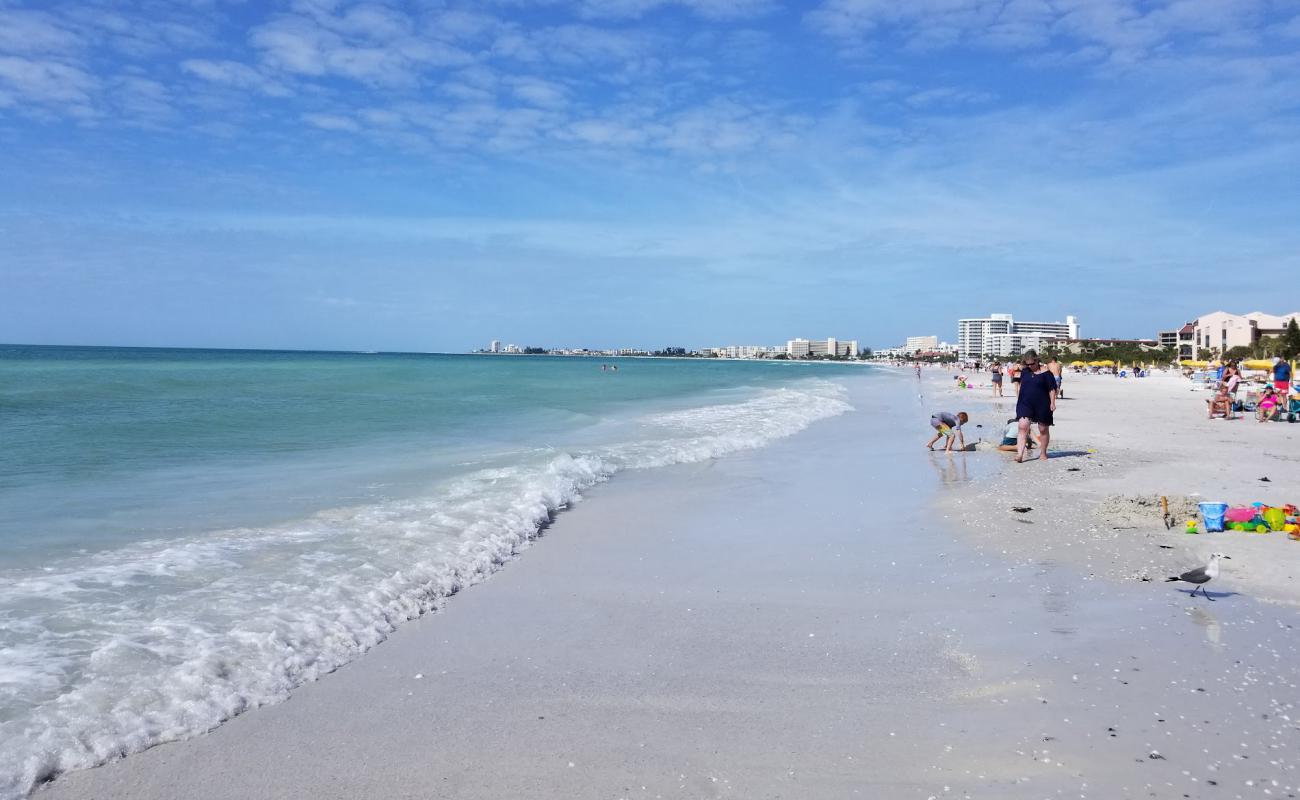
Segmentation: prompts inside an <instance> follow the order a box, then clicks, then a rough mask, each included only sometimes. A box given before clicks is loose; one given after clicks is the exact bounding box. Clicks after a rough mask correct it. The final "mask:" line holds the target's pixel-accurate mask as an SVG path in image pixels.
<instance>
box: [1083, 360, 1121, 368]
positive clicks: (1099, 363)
mask: <svg viewBox="0 0 1300 800" xmlns="http://www.w3.org/2000/svg"><path fill="white" fill-rule="evenodd" d="M1088 366H1090V367H1113V366H1115V362H1114V361H1110V360H1106V361H1089V362H1088Z"/></svg>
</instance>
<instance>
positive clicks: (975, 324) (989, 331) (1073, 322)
mask: <svg viewBox="0 0 1300 800" xmlns="http://www.w3.org/2000/svg"><path fill="white" fill-rule="evenodd" d="M1078 338H1079V319H1078V317H1074V316H1068V317H1066V318H1065V322H1024V321H1018V320H1016V319H1015V318H1014V317H1013V316H1012V315H1010V314H990V315H989V316H987V317H980V318H971V319H959V320H957V352H958V355H959V356H961V357H962V358H967V359H977V358H982V357H984V356H995V357H998V358H1011V357H1014V356H1018V355H1020V354H1021V353H1023V352H1024V351H1025V350H1027V349H1039V348H1041V347H1042V346H1043V345H1044V344H1045V343H1049V342H1051V341H1053V340H1056V339H1078Z"/></svg>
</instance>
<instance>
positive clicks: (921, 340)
mask: <svg viewBox="0 0 1300 800" xmlns="http://www.w3.org/2000/svg"><path fill="white" fill-rule="evenodd" d="M938 347H939V337H938V336H909V337H907V339H906V341H904V342H903V349H904V350H906V351H907V352H909V353H915V352H917V351H918V350H919V351H920V352H922V353H929V352H932V351H934V350H936V349H938Z"/></svg>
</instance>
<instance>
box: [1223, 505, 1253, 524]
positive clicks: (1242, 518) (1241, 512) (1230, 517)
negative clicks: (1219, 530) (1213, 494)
mask: <svg viewBox="0 0 1300 800" xmlns="http://www.w3.org/2000/svg"><path fill="white" fill-rule="evenodd" d="M1223 518H1224V519H1226V520H1227V521H1228V522H1250V521H1251V520H1252V519H1254V518H1255V509H1253V508H1240V507H1238V508H1230V509H1228V510H1227V511H1226V512H1224V514H1223Z"/></svg>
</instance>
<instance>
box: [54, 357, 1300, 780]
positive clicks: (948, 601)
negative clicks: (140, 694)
mask: <svg viewBox="0 0 1300 800" xmlns="http://www.w3.org/2000/svg"><path fill="white" fill-rule="evenodd" d="M850 380H851V381H852V382H853V392H852V396H853V402H854V404H855V405H856V406H857V409H858V411H857V412H856V413H852V414H848V415H845V416H844V417H841V418H838V419H836V420H831V421H828V422H824V423H820V424H818V425H816V426H814V427H813V428H811V429H809V430H808V431H806V432H804V433H802V434H800V435H798V436H796V437H793V438H791V439H788V440H785V441H782V442H779V443H777V444H775V445H773V446H771V447H768V448H766V449H763V450H760V451H755V452H751V453H747V454H742V455H740V456H736V457H732V458H727V459H723V460H720V461H717V462H713V463H710V464H705V465H696V466H690V467H682V468H670V469H665V470H658V471H654V472H645V473H634V474H626V475H622V476H619V478H617V479H616V480H615V481H613V482H612V483H611V484H609V485H607V486H605V487H602V488H601V489H599V490H598V491H597V492H594V493H593V496H592V497H591V498H590V499H589V501H587V502H584V503H582V504H580V505H579V506H578V507H577V508H576V509H575V510H573V511H570V512H567V513H565V514H564V515H562V516H561V517H560V519H559V520H558V521H557V522H556V523H555V524H554V525H553V526H552V527H551V529H550V530H549V531H548V532H547V535H546V536H545V537H544V538H543V539H542V540H541V541H540V542H539V543H538V544H537V545H536V546H535V547H533V548H532V549H531V550H529V551H528V552H526V553H525V554H524V555H523V557H522V558H520V559H519V561H518V562H517V563H514V564H511V565H510V566H509V567H508V568H507V569H505V570H504V571H502V572H501V573H499V574H498V575H497V576H495V577H494V578H493V579H492V580H490V581H488V582H486V583H485V584H483V585H480V586H477V587H474V588H472V589H470V590H468V591H466V592H464V593H462V594H461V595H459V596H457V597H455V598H453V599H452V600H451V602H449V603H448V605H447V607H446V608H445V610H444V611H442V612H439V613H437V614H434V615H431V616H428V617H425V618H424V619H421V620H418V621H416V622H414V623H412V624H409V625H407V626H405V627H403V628H402V629H400V630H399V631H398V632H397V634H396V635H394V636H393V637H392V638H391V639H390V640H389V641H388V642H386V643H384V644H383V645H381V646H379V647H377V648H376V649H375V650H374V651H372V652H371V653H370V654H368V655H367V656H365V657H364V658H362V659H361V660H359V661H357V662H355V663H353V664H351V665H349V666H347V667H345V668H343V669H341V670H339V671H338V672H336V673H334V674H333V675H330V676H327V677H326V678H325V679H323V680H321V681H319V682H317V683H314V684H310V685H308V686H305V687H302V689H300V690H298V691H297V692H295V693H294V695H293V697H292V698H291V699H290V700H289V701H288V702H286V703H283V704H281V705H278V706H273V707H268V708H263V709H260V710H257V711H254V712H251V713H248V714H244V715H243V716H241V717H238V718H236V719H235V720H233V721H231V722H230V723H228V724H226V725H224V726H222V727H221V728H219V729H217V730H216V731H214V732H212V733H211V734H209V735H206V736H202V737H198V738H196V739H192V740H189V741H186V742H180V743H176V744H170V745H163V746H160V747H157V748H154V749H152V750H150V751H147V752H145V753H142V754H139V755H137V756H133V757H131V758H128V759H125V760H124V761H121V762H118V763H115V764H111V765H108V766H105V767H101V768H98V769H95V770H88V771H85V772H80V773H74V774H70V775H67V776H64V777H63V778H61V779H59V780H58V781H56V782H55V783H53V784H52V785H51V786H48V787H46V788H45V789H43V790H41V791H39V792H38V793H37V796H38V797H40V798H41V799H42V800H53V799H54V798H120V797H132V798H177V797H186V798H227V797H257V798H263V797H266V798H291V797H292V798H297V797H312V798H344V797H349V798H351V797H394V798H417V797H418V798H434V797H437V798H444V797H445V798H514V797H543V798H620V797H637V798H639V797H648V798H653V797H665V798H703V797H735V798H777V797H786V798H842V797H854V796H857V797H870V798H912V797H916V798H929V797H936V798H937V797H987V798H1022V797H1023V798H1041V797H1097V798H1121V797H1134V798H1136V797H1144V798H1146V797H1171V798H1178V797H1224V798H1231V797H1265V796H1271V797H1294V796H1296V793H1297V785H1300V776H1298V775H1297V763H1296V762H1297V759H1296V751H1295V744H1296V741H1297V734H1298V733H1300V731H1298V730H1297V721H1296V716H1295V715H1296V709H1295V707H1294V705H1293V703H1294V702H1295V700H1296V698H1297V697H1300V688H1298V687H1297V679H1298V678H1300V658H1298V656H1300V648H1298V647H1297V638H1298V637H1297V635H1296V630H1295V627H1296V624H1297V623H1298V622H1300V615H1298V614H1297V612H1296V611H1295V610H1294V609H1292V608H1291V607H1289V606H1284V605H1278V604H1265V603H1261V602H1257V601H1256V600H1255V599H1254V592H1253V591H1251V590H1250V584H1249V582H1248V577H1247V576H1248V575H1249V574H1251V573H1250V572H1243V573H1242V574H1237V573H1233V577H1232V579H1231V580H1232V581H1233V582H1232V583H1231V584H1226V582H1225V585H1228V586H1230V587H1231V588H1232V589H1234V590H1235V591H1234V592H1223V591H1220V592H1217V593H1215V594H1216V596H1218V597H1219V600H1218V602H1208V601H1205V600H1201V599H1200V598H1196V599H1194V600H1192V599H1189V598H1188V597H1187V595H1186V594H1184V593H1182V592H1179V591H1178V590H1176V589H1175V588H1173V585H1172V584H1170V585H1165V584H1162V583H1143V582H1140V581H1118V582H1113V583H1112V582H1106V581H1101V580H1090V577H1091V576H1090V572H1098V567H1097V564H1099V563H1100V561H1099V559H1100V556H1099V555H1096V554H1101V553H1107V552H1110V551H1111V550H1113V549H1115V548H1112V547H1110V546H1109V545H1108V544H1107V540H1108V539H1111V540H1113V539H1115V538H1116V537H1118V535H1119V533H1118V532H1115V533H1112V532H1106V531H1103V530H1102V526H1101V525H1100V524H1099V523H1087V522H1086V521H1085V520H1084V519H1083V518H1080V519H1079V520H1076V521H1075V522H1072V523H1071V524H1070V525H1066V526H1060V525H1058V526H1050V525H1047V524H1043V523H1040V522H1038V521H1037V520H1035V524H1034V525H1032V526H1031V525H1028V524H1023V523H1020V522H1017V521H1015V520H1012V519H1010V518H1008V517H1006V516H1005V514H1004V513H1003V511H1002V506H1005V505H1006V504H1007V499H1009V498H1010V497H1012V496H1015V497H1019V496H1020V494H1017V493H1020V492H1026V491H1027V492H1028V496H1029V504H1030V505H1035V511H1034V512H1032V514H1041V513H1042V512H1039V511H1038V508H1039V507H1043V508H1044V510H1046V507H1047V506H1048V505H1049V504H1063V503H1065V502H1076V501H1075V500H1069V501H1065V500H1061V499H1060V498H1061V497H1062V496H1063V495H1067V494H1068V493H1071V492H1075V491H1076V489H1074V488H1065V482H1066V481H1067V480H1070V479H1071V478H1073V477H1074V476H1076V475H1079V474H1078V473H1065V472H1061V470H1065V469H1068V467H1070V466H1073V465H1075V464H1078V465H1080V466H1082V467H1083V468H1084V469H1085V470H1086V473H1085V474H1084V475H1082V476H1079V477H1080V478H1087V479H1088V480H1090V481H1096V482H1097V483H1096V487H1097V488H1095V489H1092V490H1089V491H1090V492H1091V493H1092V494H1094V495H1096V496H1105V495H1107V494H1114V493H1119V491H1120V490H1121V489H1122V490H1125V493H1129V494H1137V493H1140V491H1139V488H1138V487H1144V486H1145V484H1142V483H1141V482H1140V480H1145V479H1146V477H1147V476H1150V475H1154V474H1160V468H1159V466H1158V465H1157V463H1156V462H1151V463H1147V464H1142V463H1138V462H1137V461H1136V457H1133V461H1132V462H1126V461H1121V460H1119V458H1118V456H1119V454H1118V452H1117V451H1118V449H1119V447H1120V445H1121V444H1123V445H1125V446H1128V447H1132V446H1133V445H1135V444H1137V442H1134V441H1123V440H1122V434H1119V433H1117V431H1120V430H1122V428H1121V427H1119V425H1118V423H1116V424H1115V425H1113V426H1111V425H1106V424H1103V425H1100V426H1099V427H1098V428H1097V430H1099V431H1106V432H1108V433H1098V434H1097V435H1096V436H1095V437H1092V436H1083V435H1081V434H1079V435H1077V439H1069V438H1067V435H1066V434H1065V432H1066V431H1069V432H1070V433H1069V434H1068V436H1076V434H1075V433H1074V432H1075V431H1082V430H1084V428H1083V424H1084V423H1083V422H1082V421H1079V420H1078V419H1077V418H1075V417H1074V416H1072V415H1074V414H1075V411H1074V409H1075V408H1076V407H1077V409H1078V410H1079V413H1081V414H1082V413H1084V412H1085V411H1086V410H1087V409H1088V408H1089V407H1088V406H1087V405H1085V402H1086V401H1085V400H1082V399H1081V400H1079V401H1077V406H1076V405H1074V403H1075V402H1076V401H1070V404H1071V405H1070V411H1069V412H1068V413H1067V412H1063V413H1062V428H1061V429H1062V432H1063V438H1062V441H1063V442H1064V443H1068V442H1070V441H1078V442H1079V444H1078V445H1075V446H1078V447H1081V448H1082V447H1083V445H1084V444H1090V445H1091V446H1095V447H1096V449H1097V450H1098V454H1097V456H1095V457H1094V458H1092V459H1089V458H1087V457H1084V456H1079V457H1065V458H1061V459H1055V460H1053V461H1051V462H1049V463H1047V464H1043V465H1040V464H1033V465H1025V466H1023V467H1020V468H1018V471H1017V472H1015V473H1012V472H1011V471H1009V470H1004V469H1003V465H1002V463H1001V461H1000V460H1001V459H1002V457H1001V456H1000V455H998V454H996V453H987V452H976V453H967V454H954V455H951V456H949V455H939V454H934V455H932V454H928V453H925V452H924V451H923V449H922V448H921V443H922V442H923V441H924V439H925V438H926V422H925V421H926V419H927V418H928V416H929V413H930V411H932V410H934V408H937V407H943V406H944V405H949V403H947V399H949V398H946V397H945V398H944V399H943V400H942V401H941V400H939V399H937V398H938V397H939V396H940V395H943V394H945V393H946V391H947V388H946V386H945V387H944V389H943V390H936V389H934V388H931V389H930V390H929V391H928V392H927V397H926V398H918V397H917V394H918V391H917V389H918V387H917V384H916V380H915V378H912V377H910V376H905V375H899V374H888V375H886V376H884V377H883V378H876V379H874V380H872V379H850ZM931 385H932V387H933V386H934V385H935V384H933V383H932V384H931ZM1152 385H1154V384H1152ZM1077 386H1078V391H1079V394H1080V395H1081V396H1085V389H1086V384H1085V383H1084V382H1083V381H1080V382H1079V383H1078V384H1077ZM1108 391H1109V390H1108ZM1116 391H1118V390H1116ZM963 399H965V398H963ZM932 401H933V402H932ZM1196 402H1199V400H1197V401H1196ZM1189 406H1190V407H1191V409H1192V411H1193V416H1194V415H1195V411H1196V410H1197V409H1196V406H1195V404H1194V403H1192V402H1191V401H1189ZM972 410H974V409H972ZM991 410H992V409H990V411H991ZM1188 424H1190V423H1188ZM1220 424H1221V425H1223V426H1224V427H1223V433H1222V434H1221V435H1222V436H1223V437H1225V438H1229V439H1231V438H1232V435H1233V434H1234V433H1235V432H1236V430H1235V428H1233V429H1231V430H1230V429H1229V427H1228V426H1233V425H1235V426H1240V427H1245V426H1249V425H1252V424H1253V423H1220ZM1170 427H1171V428H1177V427H1178V426H1177V424H1175V422H1171V423H1170ZM1295 427H1296V429H1297V431H1300V426H1295ZM1249 435H1255V434H1253V433H1251V434H1249ZM1104 436H1115V437H1116V438H1114V439H1111V438H1103V437H1104ZM1157 438H1158V437H1157ZM1188 440H1189V441H1195V438H1194V437H1188ZM1152 446H1153V447H1157V448H1158V447H1163V448H1165V449H1164V450H1161V449H1154V450H1149V451H1146V452H1147V453H1148V454H1149V455H1150V457H1151V458H1158V457H1160V454H1161V453H1162V452H1177V450H1178V448H1179V447H1180V446H1181V445H1180V444H1179V443H1177V442H1168V443H1163V444H1162V443H1159V442H1156V443H1153V445H1152ZM1233 446H1234V447H1237V448H1239V449H1241V450H1251V451H1252V452H1253V451H1254V449H1253V448H1250V447H1249V446H1243V445H1233ZM1278 463H1282V462H1278ZM1111 464H1114V465H1117V466H1115V467H1113V468H1114V469H1116V470H1119V469H1120V468H1121V467H1122V468H1123V469H1124V470H1125V473H1124V475H1123V476H1120V475H1118V474H1116V475H1113V476H1108V475H1106V474H1105V473H1104V472H1103V469H1112V467H1110V466H1107V465H1111ZM1174 468H1175V469H1176V468H1177V467H1174ZM1289 468H1290V469H1294V464H1293V463H1291V464H1290V467H1289ZM1094 471H1096V472H1097V473H1100V474H1098V475H1095V476H1094V474H1093V472H1094ZM1212 473H1213V471H1212V470H1207V471H1206V476H1205V478H1204V479H1203V483H1201V484H1197V483H1196V482H1195V481H1193V480H1192V479H1191V478H1188V479H1187V480H1180V481H1177V482H1176V484H1177V489H1178V491H1182V492H1190V491H1197V490H1200V491H1202V492H1210V491H1212V490H1216V489H1220V488H1222V487H1218V486H1216V485H1215V484H1214V482H1213V481H1214V480H1215V478H1214V477H1213V474H1212ZM1261 474H1264V473H1261ZM1292 474H1293V473H1292ZM1282 475H1283V473H1282V472H1281V471H1276V472H1275V473H1274V481H1275V483H1281V482H1282V480H1283V479H1282V478H1281V476H1282ZM1024 476H1034V477H1024ZM1251 477H1252V478H1255V477H1259V476H1257V475H1252V476H1251ZM1026 481H1039V482H1040V483H1039V484H1037V485H1035V486H1034V488H1032V489H1031V490H1025V489H1022V488H1020V487H1022V486H1024V485H1025V483H1026ZM1107 481H1109V482H1110V484H1107ZM1111 484H1113V486H1114V489H1112V488H1111ZM1291 485H1293V486H1294V485H1297V484H1296V483H1295V482H1292V484H1291ZM1279 488H1280V487H1279ZM1129 489H1132V491H1129ZM1142 490H1143V491H1145V489H1142ZM936 494H937V495H938V497H937V500H938V502H939V504H940V505H939V506H936V505H935V502H936ZM975 495H979V498H982V499H979V498H977V497H976V496H975ZM1040 498H1041V500H1040ZM1260 499H1268V498H1267V496H1266V497H1262V498H1260ZM958 501H960V502H958ZM1077 502H1078V504H1079V506H1080V509H1081V510H1080V511H1079V513H1081V514H1085V515H1086V514H1087V513H1088V512H1087V511H1086V510H1083V507H1084V506H1086V504H1087V503H1086V501H1085V500H1083V499H1080V500H1078V501H1077ZM968 504H969V505H972V506H979V508H977V509H976V511H975V513H973V514H971V515H967V514H965V513H964V510H963V509H962V507H964V506H966V505H968ZM937 507H938V508H947V509H954V508H956V509H957V510H949V511H947V512H944V511H936V508H937ZM995 512H996V513H995ZM944 513H948V514H950V515H952V516H954V517H957V516H959V517H961V519H962V521H963V522H964V523H966V524H967V525H969V526H972V527H962V526H961V525H958V524H957V523H956V522H955V521H953V520H945V519H944V518H943V514H944ZM984 515H987V516H984ZM980 520H988V521H990V522H988V525H989V527H980V526H982V525H985V523H982V522H980ZM994 520H1000V521H999V522H998V523H997V525H996V526H992V522H991V521H994ZM1090 526H1091V527H1093V528H1095V529H1096V530H1094V531H1089V530H1088V528H1089V527H1090ZM1031 528H1032V530H1033V533H1032V535H1031V534H1028V533H1026V530H1028V529H1031ZM1124 533H1125V534H1127V535H1128V536H1130V537H1135V536H1136V535H1135V534H1133V533H1132V532H1128V531H1126V532H1124ZM1093 534H1098V536H1096V537H1094V536H1093ZM1160 535H1161V536H1164V537H1165V538H1168V539H1170V540H1173V539H1175V537H1174V536H1173V535H1171V534H1170V535H1166V534H1163V533H1161V534H1160ZM1047 537H1055V540H1056V541H1055V543H1051V544H1049V543H1047V542H1045V541H1044V540H1045V539H1047ZM1186 538H1188V539H1192V538H1193V537H1186ZM1259 538H1260V540H1261V542H1263V541H1265V540H1269V541H1271V543H1272V544H1273V545H1275V546H1276V547H1277V548H1280V549H1279V550H1277V551H1276V552H1278V553H1279V554H1282V553H1285V555H1286V556H1288V557H1291V558H1296V557H1300V544H1295V543H1289V542H1282V541H1276V539H1277V538H1278V537H1275V536H1274V537H1267V536H1265V537H1259ZM1094 540H1095V541H1094ZM1126 546H1127V545H1126ZM1197 546H1199V544H1198V545H1197ZM1256 546H1259V547H1262V546H1264V545H1263V544H1260V545H1256ZM1033 548H1037V549H1033ZM1004 551H1005V552H1004ZM1133 552H1134V553H1142V555H1143V557H1144V558H1147V557H1149V558H1151V559H1155V558H1160V557H1162V556H1160V553H1164V552H1170V553H1171V555H1169V556H1167V557H1166V558H1168V560H1169V561H1170V563H1171V564H1172V563H1173V562H1174V561H1176V560H1177V558H1175V557H1174V556H1173V555H1172V551H1158V552H1157V553H1155V554H1150V555H1149V556H1148V554H1146V553H1145V551H1143V550H1142V548H1141V547H1137V546H1135V547H1134V549H1133ZM1088 553H1093V554H1094V555H1091V556H1088V555H1086V554H1088ZM1078 554H1084V555H1078ZM1123 558H1124V557H1123V556H1119V557H1116V559H1115V564H1114V570H1115V571H1116V572H1117V573H1123V572H1124V571H1126V570H1128V569H1130V568H1131V567H1130V565H1128V564H1126V563H1124V562H1123ZM1243 560H1244V561H1246V562H1247V563H1250V559H1248V558H1247V559H1243ZM1090 563H1091V564H1093V566H1092V567H1089V564H1090ZM1232 563H1234V564H1235V563H1236V562H1232ZM1161 568H1163V567H1161ZM1252 569H1253V567H1252Z"/></svg>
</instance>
